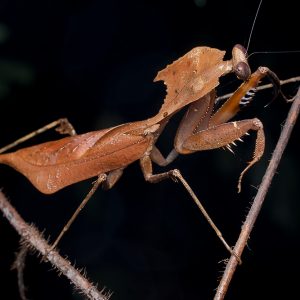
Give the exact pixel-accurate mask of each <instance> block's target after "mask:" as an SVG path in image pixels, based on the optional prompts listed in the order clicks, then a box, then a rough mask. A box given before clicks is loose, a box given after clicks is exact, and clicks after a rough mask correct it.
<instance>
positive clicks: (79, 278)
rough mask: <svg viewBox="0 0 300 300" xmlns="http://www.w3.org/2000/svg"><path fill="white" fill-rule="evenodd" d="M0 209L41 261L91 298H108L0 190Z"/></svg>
mask: <svg viewBox="0 0 300 300" xmlns="http://www.w3.org/2000/svg"><path fill="white" fill-rule="evenodd" d="M0 210H2V212H3V215H4V217H5V218H6V219H7V220H8V221H9V222H10V224H11V225H12V226H13V227H14V228H15V230H16V231H17V232H18V233H19V235H20V236H21V237H22V239H23V240H24V241H25V242H26V244H27V245H28V248H32V249H33V250H36V251H38V252H39V253H40V254H41V255H42V256H43V258H44V259H43V261H44V260H48V261H49V262H50V263H51V264H52V266H53V267H54V268H56V269H57V270H58V271H59V272H60V273H62V274H64V275H65V276H66V277H67V278H68V279H69V280H70V282H71V283H72V284H73V285H74V286H75V288H76V290H79V291H80V292H81V293H83V294H84V295H85V296H86V297H87V298H88V299H91V300H108V299H109V295H105V294H104V293H103V291H101V292H100V291H99V290H97V288H96V287H95V286H94V285H93V284H92V283H91V282H89V281H88V280H87V279H86V278H85V277H84V276H83V275H82V274H80V272H79V271H78V270H76V269H75V268H74V267H73V266H72V265H71V262H70V261H68V260H66V259H64V258H63V257H61V256H60V255H59V254H58V252H57V251H55V250H51V246H50V245H49V244H48V243H47V241H46V240H45V239H44V238H43V237H42V236H41V234H40V233H39V232H38V230H37V229H36V228H34V227H33V226H30V225H28V224H27V223H26V222H25V221H24V220H23V219H22V218H21V216H20V215H19V214H18V212H17V211H16V210H15V209H14V208H13V207H12V205H11V204H10V203H9V202H8V200H7V199H6V197H5V196H4V194H3V193H2V192H0Z"/></svg>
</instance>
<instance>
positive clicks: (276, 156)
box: [214, 88, 300, 300]
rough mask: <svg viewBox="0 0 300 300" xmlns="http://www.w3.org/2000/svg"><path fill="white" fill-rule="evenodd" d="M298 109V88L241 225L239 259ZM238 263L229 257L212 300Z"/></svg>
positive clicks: (219, 295) (223, 292)
mask: <svg viewBox="0 0 300 300" xmlns="http://www.w3.org/2000/svg"><path fill="white" fill-rule="evenodd" d="M299 109H300V88H299V89H298V93H297V95H296V97H295V100H294V102H293V105H292V107H291V108H290V111H289V114H288V117H287V119H286V122H285V125H284V127H283V130H282V132H281V135H280V137H279V140H278V142H277V145H276V148H275V150H274V153H273V155H272V158H271V161H270V163H269V166H268V168H267V170H266V173H265V175H264V177H263V179H262V183H261V185H260V187H259V190H258V192H257V194H256V197H255V199H254V202H253V204H252V206H251V209H250V211H249V213H248V215H247V217H246V220H245V223H244V224H243V227H242V230H241V233H240V236H239V238H238V240H237V242H236V244H235V247H234V249H233V252H234V253H236V254H237V255H238V256H239V257H241V255H242V253H243V250H244V248H245V246H246V243H247V240H248V238H249V236H250V233H251V231H252V229H253V226H254V223H255V221H256V219H257V217H258V214H259V212H260V209H261V206H262V204H263V202H264V199H265V196H266V194H267V191H268V189H269V187H270V184H271V181H272V179H273V176H274V174H275V172H276V169H277V167H278V164H279V162H280V159H281V156H282V154H283V151H284V149H285V147H286V145H287V143H288V140H289V137H290V135H291V132H292V130H293V127H294V125H295V123H296V120H297V117H298V114H299ZM237 264H238V261H237V259H236V257H235V256H233V255H231V257H230V260H229V261H228V263H227V265H226V269H225V271H224V274H223V277H222V279H221V281H220V284H219V286H218V289H217V292H216V294H215V297H214V300H222V299H224V297H225V295H226V292H227V290H228V287H229V284H230V282H231V279H232V277H233V274H234V272H235V270H236V267H237Z"/></svg>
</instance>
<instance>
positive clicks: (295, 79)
mask: <svg viewBox="0 0 300 300" xmlns="http://www.w3.org/2000/svg"><path fill="white" fill-rule="evenodd" d="M299 81H300V76H296V77H292V78H288V79H285V80H280V85H284V84H287V83H292V82H299ZM272 87H273V84H272V83H269V84H264V85H261V86H258V87H257V88H256V90H257V91H261V90H265V89H270V88H272ZM232 95H233V93H229V94H225V95H222V96H220V97H217V98H216V101H215V102H216V103H217V102H218V101H220V100H225V99H228V98H230V97H231V96H232Z"/></svg>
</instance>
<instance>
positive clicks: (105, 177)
mask: <svg viewBox="0 0 300 300" xmlns="http://www.w3.org/2000/svg"><path fill="white" fill-rule="evenodd" d="M224 54H225V52H224V51H220V50H218V49H214V48H209V47H196V48H194V49H192V50H191V51H189V52H188V53H187V54H185V55H184V56H183V57H181V58H179V59H178V60H176V61H175V62H173V63H172V64H171V65H169V66H167V67H166V68H165V69H163V70H162V71H160V72H159V73H158V74H157V76H156V78H155V80H154V81H158V80H163V81H164V83H165V84H166V86H167V96H166V98H165V100H164V103H163V105H162V106H161V108H160V110H159V111H158V113H157V114H156V115H155V116H153V117H151V118H149V119H146V120H144V121H138V122H132V123H126V124H122V125H119V126H115V127H112V128H108V129H102V130H99V131H93V132H89V133H85V134H80V135H76V134H75V131H74V129H73V127H72V125H70V123H68V122H67V121H66V120H65V119H62V120H58V121H56V122H53V123H51V124H49V125H47V126H45V127H43V128H41V129H40V130H38V131H35V132H33V133H32V134H30V135H28V136H26V137H24V138H22V139H20V140H17V141H16V142H14V143H12V144H10V145H8V146H7V147H4V148H2V149H1V150H0V152H1V153H2V152H4V151H7V150H9V149H10V148H12V147H13V146H15V145H17V144H19V143H21V142H23V141H25V140H27V139H28V138H31V137H32V136H34V135H36V134H39V133H41V132H44V131H45V130H47V129H50V128H53V127H56V126H57V125H59V127H58V131H60V132H62V133H69V134H70V135H71V136H70V137H65V138H62V139H60V140H57V141H51V142H46V143H43V144H39V145H36V146H32V147H28V148H23V149H21V150H18V151H16V152H12V153H7V154H1V155H0V163H2V164H7V165H9V166H11V167H13V168H15V169H16V170H17V171H19V172H20V173H22V174H23V175H24V176H25V177H27V178H28V179H29V180H30V181H31V183H32V184H33V185H34V186H35V187H36V188H37V189H38V190H39V191H41V192H42V193H45V194H51V193H55V192H56V191H58V190H60V189H62V188H64V187H66V186H68V185H71V184H73V183H76V182H79V181H82V180H85V179H88V178H91V177H95V176H98V180H97V181H96V182H95V184H94V186H93V188H92V190H91V191H90V192H89V193H88V195H87V196H86V198H85V199H84V200H83V202H82V203H81V205H80V206H79V207H78V209H77V210H76V211H75V213H74V214H73V216H72V217H71V219H70V220H69V222H68V223H67V225H66V226H65V227H64V229H63V231H62V232H61V234H60V235H59V237H58V238H57V239H56V241H55V242H54V244H53V248H54V247H55V246H56V245H57V243H58V242H59V240H60V239H61V237H62V236H63V234H64V232H65V231H66V230H68V228H69V227H70V225H71V223H72V222H73V221H74V219H75V218H76V216H77V215H78V213H79V212H80V210H81V209H82V208H83V207H84V205H85V204H86V203H87V201H88V200H89V199H90V197H91V196H92V194H93V193H94V192H95V190H96V189H97V187H98V186H99V185H100V184H101V185H102V187H103V188H105V189H110V188H112V187H113V186H114V184H115V183H116V182H117V181H118V180H119V178H120V177H121V175H122V173H123V170H124V169H125V168H126V167H127V166H128V165H129V164H131V163H133V162H135V161H137V160H139V162H140V166H141V169H142V172H143V175H144V178H145V180H146V181H149V182H151V183H156V182H159V181H161V180H164V179H166V178H172V179H174V180H175V181H176V180H180V181H181V182H182V184H183V185H184V186H185V188H186V189H187V190H188V192H189V193H190V195H191V196H192V198H193V199H194V201H195V202H196V204H197V205H198V207H199V208H200V209H201V211H202V213H203V214H204V215H205V217H206V219H207V220H208V222H209V223H210V224H211V226H212V227H213V228H214V230H215V232H216V233H217V235H218V237H219V238H220V239H221V241H222V242H223V244H224V245H225V247H226V248H227V249H228V250H229V251H230V252H232V250H231V248H230V246H229V245H228V244H227V243H226V241H225V240H224V238H223V237H222V234H221V232H220V231H219V230H218V228H217V227H216V226H215V224H214V223H213V221H212V220H211V219H210V217H209V216H208V214H207V213H206V211H205V210H204V208H203V206H202V205H201V203H200V202H199V200H198V199H197V197H196V196H195V194H194V193H193V191H192V190H191V188H190V187H189V185H188V184H187V182H186V181H185V180H184V178H183V177H182V175H181V174H180V172H179V171H178V170H176V169H174V170H169V171H166V172H163V173H159V174H153V172H152V162H155V163H156V164H158V165H160V166H167V165H168V164H169V163H171V162H172V161H173V160H174V159H175V158H176V157H177V155H178V154H190V153H193V152H196V151H201V150H210V149H215V148H220V147H228V148H229V149H230V144H231V143H234V142H235V141H236V140H239V139H241V138H242V137H243V136H244V135H246V134H248V131H250V130H253V131H256V132H257V138H256V144H255V150H254V155H253V159H252V160H251V162H250V163H249V164H248V165H247V167H246V168H245V169H244V170H243V171H242V173H241V174H240V177H239V180H238V190H239V191H240V189H241V181H242V178H243V175H244V174H245V172H246V171H247V170H248V169H249V168H250V167H251V166H252V165H254V164H255V163H256V162H257V161H258V160H259V159H260V158H261V156H262V154H263V152H264V145H265V140H264V132H263V125H262V123H261V122H260V121H259V120H258V119H256V118H255V119H248V120H241V121H234V122H229V121H230V119H232V118H233V117H234V116H235V115H236V114H237V112H238V111H239V110H240V108H241V107H243V106H245V105H247V104H248V103H249V102H250V101H251V99H252V97H253V96H254V92H255V88H256V86H257V85H258V84H259V82H260V80H261V79H262V78H264V77H265V76H268V77H269V78H270V79H271V81H272V83H273V84H274V87H275V88H276V89H275V90H276V91H277V92H279V90H280V83H279V80H278V78H277V76H276V75H275V74H274V73H273V72H272V71H270V70H269V69H268V68H266V67H259V68H258V69H257V71H255V72H254V73H253V74H251V70H250V67H249V64H248V62H247V58H246V50H245V49H244V47H242V46H241V45H235V46H234V47H233V50H232V59H230V60H227V61H224V60H223V57H224ZM231 72H234V73H235V74H236V76H237V77H238V78H239V79H241V80H243V83H242V84H241V86H240V87H239V88H238V89H237V91H236V92H235V93H234V94H233V96H232V97H231V98H230V99H228V100H227V101H226V102H225V103H224V104H223V105H222V106H221V107H220V108H219V109H218V110H216V111H214V103H215V88H216V87H217V86H218V84H219V78H220V77H221V76H224V75H226V74H228V73H231ZM185 106H188V108H187V111H186V113H185V115H184V116H183V118H182V121H181V123H180V125H179V127H178V130H177V133H176V137H175V140H174V149H173V150H172V151H171V152H170V154H169V155H168V156H167V157H166V158H164V157H163V156H162V154H161V153H160V151H159V150H158V148H157V147H156V146H155V143H156V141H157V139H158V138H159V136H160V134H161V133H162V131H163V129H164V128H165V126H166V125H167V123H168V121H169V120H170V118H171V117H172V116H173V115H174V114H175V113H177V112H178V111H180V110H181V109H183V108H184V107H185Z"/></svg>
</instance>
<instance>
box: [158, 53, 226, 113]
mask: <svg viewBox="0 0 300 300" xmlns="http://www.w3.org/2000/svg"><path fill="white" fill-rule="evenodd" d="M224 54H225V52H224V51H220V50H218V49H215V48H209V47H196V48H194V49H192V50H191V51H189V52H188V53H186V54H185V55H184V56H182V57H181V58H179V59H178V60H176V61H174V62H173V63H172V64H171V65H168V66H167V67H166V68H165V69H163V70H161V71H160V72H158V74H157V76H156V77H155V79H154V81H159V80H163V81H164V83H165V85H166V86H167V95H166V97H165V100H164V104H163V105H162V107H161V109H160V111H159V113H158V115H157V117H166V116H167V115H170V114H172V113H174V112H176V111H178V110H179V109H181V108H182V107H184V106H185V105H187V104H189V103H191V102H194V101H196V100H198V99H199V98H201V97H203V96H204V95H206V94H207V93H209V92H210V91H211V90H213V89H214V88H215V87H216V86H217V85H218V84H219V77H220V76H222V75H224V74H226V73H228V72H229V71H230V70H231V69H230V64H229V63H228V62H224V61H223V57H224Z"/></svg>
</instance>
